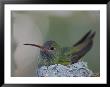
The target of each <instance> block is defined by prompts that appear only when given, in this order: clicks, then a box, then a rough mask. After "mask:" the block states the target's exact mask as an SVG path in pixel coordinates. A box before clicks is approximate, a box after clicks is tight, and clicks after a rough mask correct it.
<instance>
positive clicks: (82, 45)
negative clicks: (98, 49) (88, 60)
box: [66, 30, 95, 60]
mask: <svg viewBox="0 0 110 87" xmlns="http://www.w3.org/2000/svg"><path fill="white" fill-rule="evenodd" d="M94 36H95V32H93V33H91V30H90V31H89V32H87V33H86V34H85V35H84V37H83V38H81V39H80V40H79V41H78V42H77V43H76V44H74V45H73V47H72V48H71V50H70V51H69V52H67V53H66V55H69V56H72V57H73V58H74V57H75V58H77V59H76V60H79V59H80V58H81V57H82V56H84V55H85V54H86V53H87V52H88V51H89V50H90V49H91V47H92V45H93V37H94Z"/></svg>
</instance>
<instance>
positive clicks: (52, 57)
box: [24, 30, 95, 66]
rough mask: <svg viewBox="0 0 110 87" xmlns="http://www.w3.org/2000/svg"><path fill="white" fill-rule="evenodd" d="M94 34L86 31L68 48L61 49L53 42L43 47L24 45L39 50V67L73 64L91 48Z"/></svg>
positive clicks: (50, 41) (48, 42) (46, 43)
mask: <svg viewBox="0 0 110 87" xmlns="http://www.w3.org/2000/svg"><path fill="white" fill-rule="evenodd" d="M94 36H95V32H91V30H90V31H88V32H87V33H86V34H85V35H84V36H83V38H81V39H80V40H79V41H78V42H77V43H76V44H74V45H73V46H70V47H62V46H60V45H59V44H58V43H56V42H55V41H53V40H49V41H46V42H45V43H44V44H43V46H40V45H36V44H24V45H30V46H34V47H37V48H40V55H41V58H40V62H39V65H46V66H49V65H54V64H62V65H67V64H74V63H77V62H78V61H79V60H80V59H81V58H82V57H83V56H84V55H85V54H86V53H87V52H88V51H89V50H90V49H91V48H92V46H93V38H94Z"/></svg>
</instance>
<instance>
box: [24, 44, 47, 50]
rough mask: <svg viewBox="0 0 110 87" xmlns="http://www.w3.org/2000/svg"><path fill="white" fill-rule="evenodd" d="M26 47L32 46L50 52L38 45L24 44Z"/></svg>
mask: <svg viewBox="0 0 110 87" xmlns="http://www.w3.org/2000/svg"><path fill="white" fill-rule="evenodd" d="M24 45H30V46H34V47H38V48H40V49H42V50H45V51H47V50H48V49H47V48H45V47H43V46H40V45H36V44H24Z"/></svg>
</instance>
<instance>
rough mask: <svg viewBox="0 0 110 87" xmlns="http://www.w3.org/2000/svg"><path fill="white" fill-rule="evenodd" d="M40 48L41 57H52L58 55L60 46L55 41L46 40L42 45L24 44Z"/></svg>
mask: <svg viewBox="0 0 110 87" xmlns="http://www.w3.org/2000/svg"><path fill="white" fill-rule="evenodd" d="M24 45H30V46H34V47H37V48H40V55H41V58H43V59H53V58H54V57H56V56H58V55H59V48H60V46H59V45H58V44H57V43H56V42H55V41H52V40H50V41H46V42H45V43H44V44H43V46H41V45H36V44H24Z"/></svg>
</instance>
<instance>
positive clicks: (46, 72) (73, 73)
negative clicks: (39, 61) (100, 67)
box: [36, 61, 97, 77]
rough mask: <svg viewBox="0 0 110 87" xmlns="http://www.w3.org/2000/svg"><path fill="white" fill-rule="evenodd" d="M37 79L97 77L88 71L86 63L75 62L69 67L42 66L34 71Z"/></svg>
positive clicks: (59, 65)
mask: <svg viewBox="0 0 110 87" xmlns="http://www.w3.org/2000/svg"><path fill="white" fill-rule="evenodd" d="M36 75H37V76H38V77H94V76H97V75H96V74H94V73H93V72H92V71H91V70H90V69H88V66H87V62H83V61H80V62H77V63H74V64H71V65H67V66H65V65H61V64H55V65H50V66H42V67H40V68H39V69H38V70H36Z"/></svg>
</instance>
